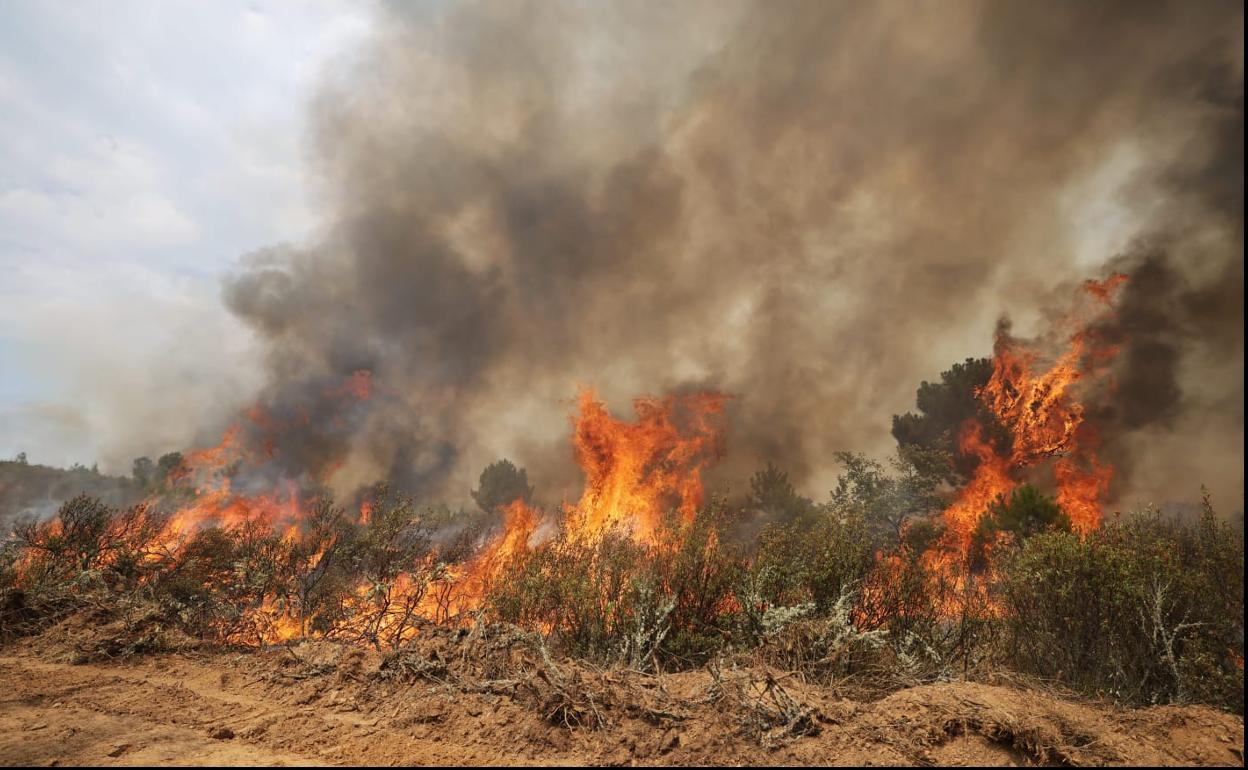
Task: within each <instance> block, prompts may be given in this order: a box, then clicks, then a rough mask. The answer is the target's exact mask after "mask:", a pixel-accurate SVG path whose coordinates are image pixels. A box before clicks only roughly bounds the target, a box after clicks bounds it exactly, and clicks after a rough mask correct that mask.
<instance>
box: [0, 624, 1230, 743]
mask: <svg viewBox="0 0 1248 770" xmlns="http://www.w3.org/2000/svg"><path fill="white" fill-rule="evenodd" d="M280 654H281V653H273V654H272V655H270V656H269V657H267V658H266V657H258V656H255V655H220V654H214V655H211V656H204V657H200V656H193V655H192V656H188V655H167V656H153V657H148V658H142V659H138V660H135V661H132V662H128V663H116V664H114V663H106V664H87V665H70V664H68V663H63V662H53V661H49V660H46V659H44V658H42V657H40V656H39V655H36V654H34V653H32V652H30V651H28V650H20V649H13V648H9V649H5V650H0V764H4V765H22V764H31V765H45V766H46V765H82V764H102V765H169V764H177V765H256V764H262V765H309V764H382V765H386V764H405V765H413V764H415V765H423V764H452V765H481V764H521V765H523V764H535V763H541V764H582V763H587V764H630V763H638V764H685V763H715V764H742V763H766V764H789V763H797V764H860V763H874V764H941V765H968V764H987V765H996V766H1011V765H1022V764H1029V763H1035V762H1037V761H1048V762H1052V761H1061V762H1073V763H1078V764H1085V763H1086V764H1101V763H1113V764H1152V763H1159V764H1201V765H1216V764H1228V765H1237V764H1242V762H1243V756H1242V751H1243V735H1244V733H1243V721H1242V720H1240V719H1238V718H1236V717H1233V716H1230V715H1227V714H1222V713H1219V712H1216V711H1213V710H1210V709H1205V708H1200V707H1182V708H1178V707H1163V708H1155V709H1145V710H1138V711H1120V710H1115V709H1105V708H1097V707H1093V706H1090V705H1087V704H1080V703H1074V702H1069V701H1064V700H1060V699H1055V698H1052V697H1050V696H1048V695H1043V694H1039V693H1029V692H1026V691H1020V690H1015V689H1012V688H1005V687H991V686H986V685H977V684H966V683H962V684H942V685H930V686H926V687H919V688H914V689H911V690H905V691H902V692H899V693H895V694H894V695H891V696H889V697H888V698H885V699H883V700H881V701H878V702H876V703H870V704H857V703H852V702H847V701H843V700H841V701H834V700H829V701H825V702H819V704H818V705H819V709H820V729H819V730H818V731H816V732H817V734H815V735H811V736H804V737H800V738H797V739H795V740H792V741H785V742H783V743H781V744H777V745H775V746H771V747H764V746H759V745H757V743H756V742H750V741H747V740H745V739H743V738H741V737H740V736H739V735H737V734H735V732H734V730H733V728H732V726H731V724H729V723H727V722H725V721H723V719H721V718H720V716H722V715H719V714H717V712H716V710H715V709H709V710H707V711H705V712H702V711H696V710H691V711H690V712H689V714H688V715H687V716H684V717H681V719H680V720H678V721H671V722H663V723H662V724H654V723H651V722H648V721H646V720H643V719H632V718H628V717H625V716H620V717H619V718H617V719H614V720H613V722H612V725H611V727H609V728H604V729H601V730H588V729H580V730H570V729H568V728H567V727H564V726H556V725H552V724H550V723H549V721H547V720H545V719H543V718H542V717H541V715H540V714H538V713H534V711H533V709H532V708H531V707H526V706H523V705H521V704H518V703H516V702H514V701H513V700H511V699H509V698H506V697H498V696H493V695H490V694H488V693H468V694H464V693H460V694H451V693H448V692H447V691H445V690H444V689H439V688H437V687H430V686H427V685H425V684H418V685H407V686H405V687H404V688H403V689H401V690H395V689H386V690H384V691H382V690H377V689H376V688H374V687H372V686H366V685H364V684H361V682H363V681H365V679H364V678H362V677H359V676H357V675H356V673H352V672H357V673H358V671H360V670H362V669H361V667H365V668H366V667H367V666H368V665H370V663H369V662H368V660H366V659H361V658H360V657H359V656H358V655H356V656H354V657H353V658H352V659H351V660H350V661H345V662H343V663H341V664H340V665H339V664H335V666H334V668H333V669H332V670H331V667H330V666H328V665H325V664H320V663H318V664H315V665H309V664H306V663H305V664H301V665H299V666H293V665H292V666H289V667H287V669H289V670H287V669H283V668H282V664H283V663H285V662H286V661H281V660H279V659H278V658H277V657H276V656H279V655H280ZM275 671H281V672H282V673H281V674H280V676H275V675H274V672H275ZM344 672H346V673H344ZM699 676H702V675H701V673H700V672H693V673H691V674H688V675H677V676H673V677H670V679H671V681H670V683H665V684H664V685H662V686H663V687H664V688H665V689H670V690H671V692H673V693H680V692H683V691H688V692H691V693H692V692H693V691H695V690H696V689H697V688H698V687H702V686H704V685H705V682H703V681H700V680H699V679H698V677H699ZM794 692H795V694H796V695H797V696H799V697H804V698H806V699H808V700H816V699H817V698H818V697H819V696H818V692H817V690H815V689H810V688H803V687H798V686H795V689H794ZM689 703H693V700H692V699H691V700H690V701H689ZM1059 744H1060V746H1059ZM1055 752H1056V753H1055Z"/></svg>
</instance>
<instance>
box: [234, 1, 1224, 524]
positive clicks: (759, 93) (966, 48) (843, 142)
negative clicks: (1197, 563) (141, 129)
mask: <svg viewBox="0 0 1248 770" xmlns="http://www.w3.org/2000/svg"><path fill="white" fill-rule="evenodd" d="M312 110H313V125H314V131H313V140H312V144H313V153H312V156H313V161H312V162H313V163H314V164H315V166H316V171H317V172H318V173H319V174H320V176H321V177H322V178H323V179H324V185H325V186H324V189H323V191H322V198H323V200H324V206H325V210H326V213H325V221H324V227H323V232H322V235H321V236H320V237H319V238H318V239H317V240H316V241H315V242H312V243H307V244H300V245H291V246H277V247H272V248H268V249H264V250H261V251H259V252H257V253H254V254H251V255H248V256H247V257H245V258H244V259H243V260H242V262H241V263H240V265H239V268H238V270H237V272H236V273H235V274H233V275H231V276H230V277H229V279H228V280H227V283H226V286H225V291H224V296H225V301H226V302H227V304H228V306H229V308H230V309H231V310H232V311H233V312H234V313H235V314H236V315H237V317H238V318H239V319H241V320H242V321H243V322H245V324H246V325H247V326H248V327H249V328H250V329H252V330H254V332H255V333H256V335H257V336H258V337H259V339H260V341H261V344H262V348H263V350H264V351H265V353H264V355H265V363H266V373H265V376H266V384H265V386H264V388H263V391H262V394H261V398H260V401H261V403H262V404H263V405H264V406H265V407H266V408H267V409H269V410H271V411H272V412H274V413H277V414H282V413H287V412H292V411H294V410H296V409H297V408H310V409H312V410H313V412H314V413H313V414H312V419H311V420H310V421H309V422H308V424H309V425H310V426H318V425H319V426H325V425H330V424H331V422H332V421H331V420H330V419H329V417H328V415H326V416H325V417H324V419H319V416H318V415H317V414H316V413H315V411H316V409H318V408H319V405H322V404H326V403H327V402H326V400H325V399H323V398H318V397H316V395H315V394H323V393H324V392H326V390H327V388H330V387H332V383H335V382H341V381H342V380H344V379H345V378H348V377H350V376H352V374H353V373H354V372H357V371H360V370H368V371H371V372H372V375H373V381H374V383H375V386H376V389H377V392H378V393H384V394H386V397H385V398H375V399H373V400H372V401H371V402H370V406H369V408H368V409H366V410H361V411H360V412H359V413H358V414H353V415H352V416H351V419H349V420H347V421H345V422H344V421H343V420H341V419H339V420H338V421H337V422H332V425H333V427H332V428H323V427H319V428H318V427H310V428H308V429H306V430H296V431H291V432H289V433H287V434H285V435H284V436H283V438H282V439H281V441H282V442H284V443H283V446H279V450H283V449H284V450H285V456H287V457H292V458H298V460H297V461H298V462H299V463H303V464H306V465H308V466H310V467H311V466H316V465H318V464H323V463H325V462H328V459H327V458H331V457H338V458H341V457H345V458H346V461H345V463H344V464H343V465H342V466H341V467H340V468H338V469H337V471H336V472H335V473H334V475H333V483H334V485H335V486H336V487H338V488H340V489H350V488H353V487H354V486H355V485H359V484H363V483H367V482H368V481H371V480H373V479H376V478H379V477H388V478H391V479H393V480H395V481H396V483H399V484H401V485H404V486H406V487H408V488H411V489H413V490H415V491H418V492H421V493H424V494H429V495H444V496H447V497H448V498H451V499H459V498H466V496H467V490H468V489H469V488H470V487H471V486H472V484H473V482H474V481H475V475H476V473H477V472H479V471H480V469H481V468H482V467H483V466H484V465H485V464H486V463H488V462H490V461H492V460H494V459H497V458H498V457H501V456H507V457H510V458H511V459H513V460H515V461H516V462H517V463H519V464H521V465H525V466H527V467H528V468H529V471H530V474H531V476H532V477H533V478H534V480H535V481H536V483H537V485H538V488H539V490H541V491H542V492H543V493H544V494H545V495H547V496H548V497H552V496H553V497H556V498H557V496H558V495H567V496H569V498H571V497H572V495H574V494H575V492H574V490H575V488H576V485H577V483H578V477H577V472H576V469H575V465H574V464H573V463H572V459H571V450H570V448H569V446H568V443H567V434H568V421H567V414H568V412H569V411H570V410H571V409H572V404H573V397H574V396H575V393H576V391H577V388H578V386H580V385H592V386H594V387H596V388H597V389H598V390H599V392H600V393H601V394H602V395H603V396H604V397H606V398H607V399H608V400H609V401H610V402H611V403H612V405H613V406H614V407H615V408H616V409H617V411H624V410H627V408H628V399H629V398H631V397H633V396H635V395H641V394H661V393H668V392H681V391H686V390H689V389H694V388H714V389H717V390H720V391H723V392H725V393H727V394H729V395H730V396H731V399H730V401H729V415H728V424H729V426H730V432H729V434H728V439H727V446H728V454H727V459H726V461H725V463H724V464H723V465H722V466H721V468H720V472H721V473H722V474H723V478H735V479H742V478H744V476H745V474H748V473H749V472H751V471H752V470H754V469H756V468H758V467H760V466H761V465H762V464H763V463H764V462H766V461H767V460H773V461H775V462H777V463H778V464H780V465H781V466H783V467H784V468H786V469H787V470H789V471H790V472H791V473H792V474H793V476H794V478H795V479H796V480H797V481H799V482H800V483H801V485H802V486H803V488H804V489H806V490H808V491H809V492H810V493H812V494H815V495H818V496H819V497H822V495H823V493H824V491H825V490H826V489H827V488H828V485H829V484H830V483H831V480H830V475H831V474H834V473H835V471H836V469H835V467H833V465H832V452H833V451H835V450H838V449H862V450H866V451H870V452H876V453H880V452H884V451H888V449H889V448H890V445H891V438H890V437H889V431H888V426H889V416H890V415H891V414H893V413H895V412H901V411H904V410H906V409H908V408H911V407H912V404H913V394H914V388H915V386H916V385H917V383H918V382H919V381H920V380H922V379H925V378H926V379H932V378H933V377H935V376H936V375H937V374H938V373H939V372H940V371H941V370H942V369H944V368H947V367H948V365H949V364H951V363H953V362H955V361H959V360H962V359H963V358H965V357H967V356H969V355H987V354H988V353H989V352H990V349H991V343H992V340H991V335H992V330H993V328H994V325H995V322H996V320H997V318H998V317H1000V316H1002V315H1009V316H1010V317H1011V318H1012V319H1014V321H1015V324H1016V328H1020V329H1022V330H1023V331H1026V330H1027V329H1028V328H1029V325H1030V326H1032V327H1035V328H1040V326H1041V325H1042V324H1043V321H1044V319H1045V317H1046V314H1047V313H1048V312H1049V311H1048V308H1050V307H1052V306H1053V305H1054V304H1055V303H1056V301H1057V299H1056V298H1058V297H1060V296H1064V295H1065V294H1067V293H1069V291H1070V290H1071V287H1073V286H1075V285H1077V283H1078V282H1079V281H1081V280H1083V279H1085V278H1088V277H1101V276H1102V275H1103V274H1104V273H1106V272H1107V271H1108V270H1111V269H1116V270H1122V271H1124V272H1127V273H1131V274H1133V275H1134V276H1135V277H1134V278H1133V280H1132V281H1131V282H1130V284H1129V286H1128V287H1127V289H1126V290H1125V294H1124V297H1123V299H1122V303H1123V306H1122V309H1121V313H1120V315H1119V316H1118V317H1117V318H1116V319H1115V320H1114V321H1113V323H1114V324H1116V325H1117V326H1116V328H1115V329H1114V330H1112V333H1115V334H1120V335H1121V338H1122V339H1123V341H1124V345H1125V346H1126V347H1125V348H1124V351H1123V354H1122V355H1121V356H1120V358H1119V366H1120V367H1121V371H1120V372H1119V373H1118V374H1117V376H1116V379H1117V382H1118V384H1117V386H1116V390H1115V391H1114V394H1113V395H1112V396H1111V397H1107V399H1106V402H1105V403H1104V404H1098V405H1097V410H1098V414H1099V415H1100V417H1101V419H1102V420H1103V421H1104V422H1105V423H1106V426H1107V427H1106V428H1105V430H1104V433H1105V440H1106V445H1107V450H1108V451H1110V452H1112V453H1113V454H1114V455H1115V458H1116V460H1117V461H1118V462H1120V463H1122V466H1123V470H1122V472H1121V473H1120V475H1119V481H1118V488H1117V494H1118V496H1119V499H1121V500H1123V501H1129V502H1134V501H1137V500H1143V501H1147V500H1158V501H1160V500H1161V499H1166V498H1178V497H1189V498H1190V497H1194V496H1195V495H1196V494H1197V493H1198V485H1199V484H1200V483H1201V482H1202V481H1203V482H1205V483H1208V484H1210V485H1211V486H1212V487H1213V488H1214V490H1215V492H1217V493H1219V494H1221V495H1222V496H1223V499H1224V500H1227V502H1228V503H1230V504H1241V500H1242V470H1241V467H1242V464H1243V215H1242V210H1243V145H1242V138H1241V137H1242V129H1243V10H1242V5H1241V4H1239V3H1233V2H1204V3H1195V4H1193V3H1141V2H1101V3H1078V2H1064V3H1045V4H1025V3H994V2H982V3H981V2H961V3H948V2H939V3H937V2H883V3H850V2H827V1H826V0H819V1H818V2H809V3H802V2H786V3H769V2H762V3H757V4H748V3H736V4H730V3H723V2H707V3H685V4H680V5H670V4H660V3H648V2H642V3H637V2H620V3H616V4H599V3H594V4H579V3H577V4H574V3H567V4H563V3H553V2H540V3H533V4H527V3H519V2H515V3H511V2H509V3H488V4H474V3H466V4H461V3H447V4H432V5H427V4H419V5H417V4H407V3H395V4H392V5H389V6H385V7H384V8H383V10H382V11H381V17H380V18H379V19H377V22H376V25H375V30H374V32H373V33H372V36H371V38H370V40H369V43H368V44H367V46H366V47H365V48H364V49H362V50H360V51H359V52H358V54H357V55H356V57H355V58H353V59H352V60H351V62H350V63H349V65H347V66H345V67H344V68H343V69H342V70H340V71H338V72H336V73H335V74H334V75H333V76H332V77H331V78H330V79H329V81H328V82H326V84H325V85H324V88H323V90H322V91H321V93H320V95H319V97H318V98H317V100H316V102H315V104H314V105H313V106H312ZM327 408H328V407H327Z"/></svg>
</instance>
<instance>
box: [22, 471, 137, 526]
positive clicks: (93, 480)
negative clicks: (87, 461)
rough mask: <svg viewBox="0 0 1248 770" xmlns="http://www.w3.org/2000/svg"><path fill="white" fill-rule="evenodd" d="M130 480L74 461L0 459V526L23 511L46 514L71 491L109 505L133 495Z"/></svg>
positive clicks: (54, 509)
mask: <svg viewBox="0 0 1248 770" xmlns="http://www.w3.org/2000/svg"><path fill="white" fill-rule="evenodd" d="M137 493H138V490H137V489H136V488H135V485H134V483H133V482H132V481H131V480H130V479H128V478H125V477H122V476H106V475H104V474H102V473H100V472H98V471H97V470H95V469H92V468H86V467H83V466H81V465H75V466H74V467H72V468H54V467H52V466H49V465H35V464H32V463H27V462H22V461H20V460H0V528H4V527H5V526H6V525H7V524H8V523H9V522H11V521H13V520H14V519H16V518H18V517H20V516H22V515H24V514H32V515H35V516H39V517H40V518H46V517H48V516H51V515H52V514H53V513H55V512H56V509H57V506H59V505H60V504H61V503H62V502H63V501H65V500H68V499H69V498H71V497H73V496H74V495H79V494H87V495H91V496H92V497H98V498H99V499H101V500H103V501H105V502H107V503H108V504H110V505H124V504H125V503H127V502H132V501H133V500H134V499H136V498H137Z"/></svg>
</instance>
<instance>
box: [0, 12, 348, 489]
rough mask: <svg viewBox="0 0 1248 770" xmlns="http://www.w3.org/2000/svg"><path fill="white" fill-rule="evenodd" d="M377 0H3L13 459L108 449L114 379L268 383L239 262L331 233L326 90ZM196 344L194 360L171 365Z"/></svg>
mask: <svg viewBox="0 0 1248 770" xmlns="http://www.w3.org/2000/svg"><path fill="white" fill-rule="evenodd" d="M370 12H371V8H370V4H369V3H364V2H359V1H358V0H351V1H348V0H303V1H301V2H267V1H263V0H226V1H219V0H214V1H213V2H192V1H190V0H162V2H158V3H151V2H131V1H129V0H96V1H93V2H81V1H79V2H50V1H49V0H26V1H18V0H11V1H10V2H5V3H3V4H2V5H0V115H3V119H0V276H3V278H2V279H0V457H11V456H13V455H14V454H15V453H17V452H19V451H27V452H28V453H29V455H30V458H31V460H32V461H38V462H45V463H53V464H67V463H70V462H75V461H81V462H85V463H87V464H90V463H91V462H93V461H94V460H95V459H96V458H98V457H99V456H100V454H101V448H100V447H98V446H93V445H91V444H87V443H81V442H84V441H90V440H91V437H92V436H93V435H95V432H94V431H93V430H92V426H93V424H94V423H95V422H96V421H98V420H102V419H109V415H106V414H105V412H108V411H112V409H113V408H114V407H115V406H116V405H115V404H110V403H108V402H107V401H101V400H100V399H98V398H91V399H87V398H84V397H83V396H84V394H85V393H86V391H87V390H88V389H89V388H90V387H91V384H92V382H93V380H95V379H96V378H97V377H100V376H108V377H109V378H110V381H113V382H116V381H117V378H119V377H120V378H123V380H124V379H127V378H128V379H129V380H130V381H133V382H135V383H136V384H138V383H140V382H144V381H146V382H156V383H158V384H160V385H161V387H158V388H154V389H149V388H140V389H138V392H142V393H144V398H148V395H147V394H149V393H151V392H153V391H154V392H155V393H156V394H157V395H156V396H155V398H156V399H159V398H160V396H159V393H160V392H161V390H162V389H163V388H170V389H172V388H192V389H198V390H200V391H202V394H203V396H204V399H205V400H206V401H215V400H217V399H221V398H227V399H228V398H230V397H231V395H233V394H238V393H241V392H243V390H244V389H245V388H246V387H247V386H248V384H249V381H250V379H249V378H251V377H253V376H254V375H253V373H251V372H248V371H246V367H239V366H237V363H236V362H237V361H239V360H245V356H244V355H242V354H241V352H240V351H239V350H238V347H239V346H245V345H246V344H247V338H246V336H245V335H242V334H239V333H238V330H237V328H236V327H237V324H236V322H235V321H233V320H232V318H231V317H230V316H229V314H228V313H227V312H226V311H225V310H224V309H223V307H222V305H221V303H220V301H219V300H218V299H217V297H218V295H219V293H220V275H221V273H222V271H224V270H226V269H228V267H229V266H230V265H231V264H233V263H234V262H235V261H236V260H237V259H238V257H239V255H240V254H243V253H245V252H248V251H251V250H253V249H256V248H259V247H261V246H264V245H267V244H270V243H273V242H275V241H282V240H291V239H299V238H301V237H304V236H306V234H307V233H308V232H309V229H310V228H311V227H312V225H313V222H314V217H313V216H312V213H311V210H312V208H313V206H314V203H315V201H314V200H313V199H312V196H314V195H315V194H316V190H317V186H316V184H315V180H309V179H307V171H306V170H307V164H306V163H304V162H303V160H304V158H303V153H304V152H305V146H306V143H305V141H304V139H305V136H304V135H305V125H304V124H305V117H306V115H307V102H308V99H309V98H310V97H311V95H312V93H313V91H314V88H315V86H316V84H317V82H318V81H319V80H320V78H321V76H322V74H323V73H324V72H325V70H326V68H327V67H332V66H334V65H335V62H337V61H339V60H340V59H341V58H342V57H343V56H344V55H345V53H344V52H349V51H350V50H351V49H352V47H353V44H354V43H355V42H356V41H358V40H359V38H360V37H362V36H363V34H364V33H365V32H366V30H367V28H368V19H369V17H370ZM170 311H176V312H170ZM168 319H177V320H176V322H173V323H171V322H170V321H169V320H168ZM190 338H194V339H195V347H194V349H195V350H196V351H197V353H196V356H195V358H194V359H193V360H189V361H188V360H187V358H186V357H185V356H170V357H169V358H168V360H169V361H170V365H169V366H168V367H163V366H160V367H158V369H157V370H156V371H153V370H152V366H151V362H152V361H153V360H156V361H158V362H159V361H162V360H165V359H164V358H163V357H162V356H161V355H160V353H161V351H163V350H166V349H170V350H172V349H176V348H177V347H178V346H179V344H180V343H181V342H182V341H186V340H189V339H190ZM50 343H55V344H50ZM66 350H70V351H75V352H76V353H77V355H70V356H67V355H65V352H66ZM45 351H46V353H45ZM52 351H55V355H52V354H51V352H52ZM175 362H176V363H175ZM240 369H242V370H241V371H240ZM152 413H158V411H154V412H152ZM142 418H143V411H142V410H141V409H140V410H137V411H135V419H142ZM192 423H193V420H187V424H188V425H190V424H192ZM184 429H185V427H184V426H182V427H181V428H175V426H170V433H169V440H170V441H178V440H181V439H182V438H184V437H183V436H182V435H181V434H180V433H179V432H178V431H179V430H184Z"/></svg>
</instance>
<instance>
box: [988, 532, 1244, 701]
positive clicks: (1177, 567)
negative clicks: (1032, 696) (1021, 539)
mask: <svg viewBox="0 0 1248 770" xmlns="http://www.w3.org/2000/svg"><path fill="white" fill-rule="evenodd" d="M1243 554H1244V546H1243V536H1242V535H1241V534H1239V533H1237V532H1235V531H1234V530H1233V529H1232V528H1231V527H1230V526H1229V525H1227V524H1225V523H1221V522H1219V521H1217V519H1216V517H1215V516H1214V514H1213V511H1212V509H1211V508H1208V507H1207V508H1206V511H1205V514H1204V516H1203V517H1202V519H1201V521H1200V523H1199V524H1197V525H1195V526H1191V525H1185V524H1181V523H1178V522H1175V521H1172V520H1168V519H1165V518H1163V517H1161V516H1160V515H1158V514H1157V513H1155V512H1153V513H1146V514H1140V515H1137V516H1134V517H1131V518H1129V519H1126V520H1123V521H1115V522H1111V523H1110V524H1108V525H1107V526H1106V527H1105V528H1103V529H1101V530H1099V531H1096V532H1093V533H1091V534H1089V535H1088V536H1087V537H1086V538H1083V539H1081V538H1080V537H1079V536H1077V535H1075V534H1072V533H1069V532H1049V533H1045V534H1041V535H1037V536H1035V537H1033V538H1031V539H1030V540H1028V541H1027V542H1026V543H1025V544H1024V545H1023V546H1022V548H1021V549H1020V550H1019V551H1018V552H1017V553H1016V554H1015V555H1013V556H1011V557H1010V558H1009V559H1008V560H1007V561H1006V563H1005V564H1004V565H1003V568H1002V576H1001V582H1000V591H999V596H1000V601H1001V603H1002V609H1003V614H1004V621H1003V624H1004V627H1005V629H1006V633H1007V643H1006V644H1005V646H1004V648H1003V660H1004V662H1005V663H1007V664H1008V665H1010V666H1012V667H1014V668H1016V669H1018V670H1020V671H1025V672H1029V673H1034V674H1038V675H1040V676H1044V677H1047V678H1052V679H1056V680H1060V681H1063V682H1066V683H1068V684H1070V685H1072V686H1074V687H1075V688H1076V689H1078V690H1080V691H1083V692H1087V693H1092V694H1105V695H1110V696H1113V697H1115V698H1118V699H1120V700H1124V701H1127V702H1130V703H1159V702H1171V701H1186V700H1201V701H1205V702H1209V703H1215V704H1219V705H1222V706H1224V707H1227V708H1231V709H1234V710H1236V711H1238V712H1240V713H1242V712H1243V668H1242V660H1243V649H1244V648H1243V645H1244V637H1243Z"/></svg>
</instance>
